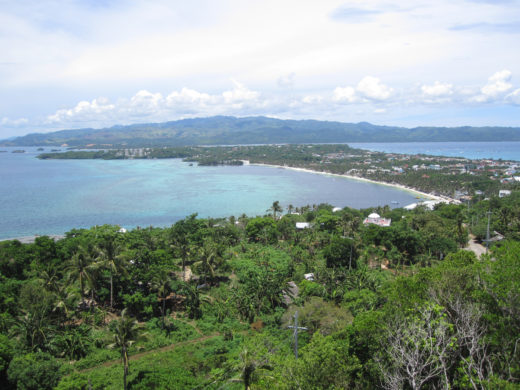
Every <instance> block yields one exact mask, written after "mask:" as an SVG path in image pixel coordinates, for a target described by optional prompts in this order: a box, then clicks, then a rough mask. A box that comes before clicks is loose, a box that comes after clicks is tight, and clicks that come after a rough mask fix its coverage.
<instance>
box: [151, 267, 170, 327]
mask: <svg viewBox="0 0 520 390" xmlns="http://www.w3.org/2000/svg"><path fill="white" fill-rule="evenodd" d="M152 284H153V287H154V289H155V290H156V291H157V295H158V296H159V300H160V301H162V307H161V314H162V327H163V329H164V327H165V321H164V317H165V315H166V299H167V296H168V294H169V292H170V291H171V285H170V284H171V278H170V276H169V275H168V273H167V272H161V273H159V274H158V275H156V277H155V278H154V279H153V281H152Z"/></svg>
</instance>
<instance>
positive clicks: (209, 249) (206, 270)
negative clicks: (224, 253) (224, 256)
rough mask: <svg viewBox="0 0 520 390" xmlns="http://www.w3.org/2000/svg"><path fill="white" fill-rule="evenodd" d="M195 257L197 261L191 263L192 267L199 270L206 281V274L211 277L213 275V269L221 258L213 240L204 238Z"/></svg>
mask: <svg viewBox="0 0 520 390" xmlns="http://www.w3.org/2000/svg"><path fill="white" fill-rule="evenodd" d="M197 258H198V261H196V262H195V263H193V267H194V268H198V269H199V270H200V271H199V272H201V273H202V274H203V276H204V283H206V281H207V278H208V275H209V276H210V278H211V279H213V278H214V277H215V271H216V269H217V267H218V265H219V264H220V260H221V258H220V256H219V253H218V250H217V246H216V244H215V242H213V241H212V240H210V239H206V240H204V244H203V245H202V246H201V247H200V248H199V250H198V252H197Z"/></svg>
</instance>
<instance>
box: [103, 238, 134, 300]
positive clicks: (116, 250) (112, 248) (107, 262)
mask: <svg viewBox="0 0 520 390" xmlns="http://www.w3.org/2000/svg"><path fill="white" fill-rule="evenodd" d="M121 250H122V247H121V245H119V243H118V242H117V241H116V237H115V235H111V234H107V235H105V236H104V237H103V240H102V241H101V243H100V244H99V246H98V248H97V253H98V256H97V258H96V260H97V262H98V265H99V266H100V267H101V268H105V269H108V271H109V273H110V308H111V309H112V308H113V307H114V275H118V274H126V273H127V272H126V268H125V265H126V262H125V258H124V257H123V256H121Z"/></svg>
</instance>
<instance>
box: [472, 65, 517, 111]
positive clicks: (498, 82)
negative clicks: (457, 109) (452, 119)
mask: <svg viewBox="0 0 520 390" xmlns="http://www.w3.org/2000/svg"><path fill="white" fill-rule="evenodd" d="M511 76H512V73H511V71H509V70H507V69H504V70H501V71H499V72H496V73H495V74H493V75H492V76H491V77H489V79H488V82H487V84H486V85H485V86H483V87H482V88H481V89H480V94H479V95H477V96H474V97H473V98H472V99H471V100H472V101H473V102H477V103H485V102H488V101H491V100H495V99H497V98H500V97H502V96H503V95H504V94H505V93H507V91H509V90H510V89H511V88H513V84H511V83H510V82H509V81H510V80H511Z"/></svg>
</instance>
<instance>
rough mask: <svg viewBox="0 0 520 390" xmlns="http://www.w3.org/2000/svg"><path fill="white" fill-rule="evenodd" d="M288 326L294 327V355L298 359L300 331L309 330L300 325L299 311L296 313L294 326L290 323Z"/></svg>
mask: <svg viewBox="0 0 520 390" xmlns="http://www.w3.org/2000/svg"><path fill="white" fill-rule="evenodd" d="M288 328H289V329H294V332H293V337H294V357H295V358H296V359H298V331H299V330H307V328H304V327H303V326H298V311H297V312H296V313H294V326H291V325H289V326H288Z"/></svg>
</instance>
